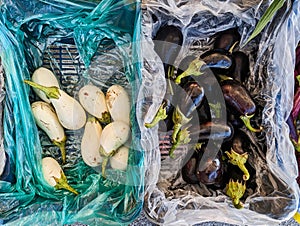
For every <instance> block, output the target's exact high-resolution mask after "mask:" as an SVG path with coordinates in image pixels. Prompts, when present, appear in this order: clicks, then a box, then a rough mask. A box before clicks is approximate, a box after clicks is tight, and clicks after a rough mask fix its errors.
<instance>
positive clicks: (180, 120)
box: [172, 106, 192, 144]
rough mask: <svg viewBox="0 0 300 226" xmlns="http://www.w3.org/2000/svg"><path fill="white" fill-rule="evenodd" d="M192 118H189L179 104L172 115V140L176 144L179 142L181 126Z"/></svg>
mask: <svg viewBox="0 0 300 226" xmlns="http://www.w3.org/2000/svg"><path fill="white" fill-rule="evenodd" d="M191 119H192V118H187V117H186V116H185V115H184V114H183V113H182V112H181V110H180V109H179V107H178V106H177V107H176V108H175V111H174V112H173V115H172V120H173V122H174V127H173V134H172V142H173V143H174V144H175V143H176V142H177V140H176V139H177V134H178V132H179V131H180V129H181V127H182V126H184V125H185V124H187V123H188V122H189V121H190V120H191Z"/></svg>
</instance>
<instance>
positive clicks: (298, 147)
mask: <svg viewBox="0 0 300 226" xmlns="http://www.w3.org/2000/svg"><path fill="white" fill-rule="evenodd" d="M291 141H292V143H293V145H294V148H295V150H296V151H297V152H300V139H298V142H296V141H295V140H294V139H291Z"/></svg>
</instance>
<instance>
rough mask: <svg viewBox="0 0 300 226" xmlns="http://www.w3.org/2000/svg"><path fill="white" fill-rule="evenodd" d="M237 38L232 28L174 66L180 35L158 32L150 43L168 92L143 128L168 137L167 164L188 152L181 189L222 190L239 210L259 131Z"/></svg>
mask: <svg viewBox="0 0 300 226" xmlns="http://www.w3.org/2000/svg"><path fill="white" fill-rule="evenodd" d="M240 38H241V37H240V34H239V33H238V31H237V29H235V28H233V29H229V30H225V31H223V32H220V33H218V34H216V36H215V37H214V43H213V45H212V46H211V48H210V49H208V50H206V51H205V52H201V53H199V54H198V55H188V56H186V57H184V58H183V59H182V60H181V62H180V63H179V64H178V65H179V66H174V65H175V60H176V57H177V56H178V55H179V54H180V50H181V48H182V47H181V44H182V43H183V35H182V33H181V31H180V28H178V27H175V26H163V27H161V28H160V29H159V30H158V32H157V34H156V36H155V37H154V39H153V40H154V45H155V50H156V53H157V54H158V56H159V57H160V59H161V60H162V62H163V64H164V69H165V78H166V81H167V91H166V94H165V96H164V100H163V102H162V104H161V106H160V107H159V109H158V112H157V114H156V116H155V117H154V118H153V120H152V122H147V123H145V126H146V127H147V128H151V127H153V126H155V125H157V124H158V131H159V132H171V134H172V135H171V137H170V144H171V145H170V146H171V147H170V150H169V156H170V157H171V158H174V157H175V154H174V151H175V150H176V149H177V148H178V147H179V146H180V145H186V146H188V147H189V149H190V151H189V156H186V163H185V165H184V166H183V167H182V170H181V174H182V178H183V180H184V181H185V182H186V183H189V184H197V183H201V184H204V185H206V186H209V187H212V188H217V189H222V188H223V189H224V193H226V194H227V195H228V196H229V197H231V199H232V202H233V205H234V206H235V207H236V208H242V207H243V204H242V201H241V199H242V198H243V197H244V194H245V191H246V187H249V186H253V185H252V184H251V183H252V182H254V180H253V175H254V174H255V173H254V172H255V170H254V169H255V167H254V166H253V164H250V163H249V161H248V159H249V155H250V152H251V148H249V147H250V146H251V145H252V142H251V141H252V140H253V139H252V138H251V137H249V136H251V135H249V134H252V133H260V132H261V131H262V129H263V128H262V127H260V126H258V125H255V126H253V125H252V122H251V118H252V117H255V113H256V111H257V109H256V104H255V102H254V100H253V98H252V97H251V94H250V92H249V91H248V90H247V88H246V86H245V84H246V81H247V78H248V76H249V74H250V68H249V58H248V56H247V54H246V53H244V52H242V51H241V50H239V49H238V47H237V46H238V45H237V44H238V42H239V41H240ZM163 43H166V46H164V45H163ZM250 181H252V182H251V183H250Z"/></svg>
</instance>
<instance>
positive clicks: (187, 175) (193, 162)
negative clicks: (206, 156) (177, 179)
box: [181, 153, 199, 184]
mask: <svg viewBox="0 0 300 226" xmlns="http://www.w3.org/2000/svg"><path fill="white" fill-rule="evenodd" d="M196 166H197V154H196V153H194V154H193V155H192V157H191V158H190V159H189V160H188V161H187V163H186V164H185V165H184V166H183V167H182V169H181V174H182V179H183V180H184V181H185V182H186V183H188V184H197V183H198V182H199V181H198V177H197V174H196Z"/></svg>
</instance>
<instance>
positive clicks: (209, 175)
mask: <svg viewBox="0 0 300 226" xmlns="http://www.w3.org/2000/svg"><path fill="white" fill-rule="evenodd" d="M204 151H209V150H208V149H207V148H206V149H205V150H204ZM201 156H202V153H199V156H198V162H197V169H196V172H197V177H198V180H199V182H201V183H203V184H205V185H214V186H216V187H220V186H221V185H222V183H223V174H224V164H223V161H222V159H221V155H220V153H218V155H217V156H216V157H215V158H214V159H209V160H208V161H207V162H206V163H205V170H203V171H200V170H198V169H199V168H200V166H199V163H200V162H201V161H200V160H201Z"/></svg>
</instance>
